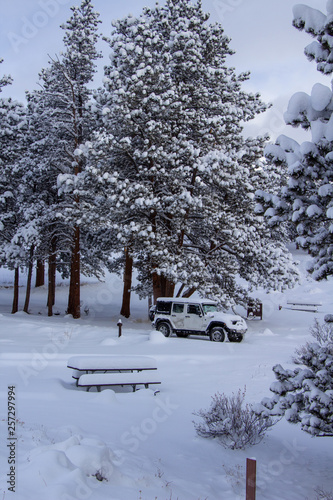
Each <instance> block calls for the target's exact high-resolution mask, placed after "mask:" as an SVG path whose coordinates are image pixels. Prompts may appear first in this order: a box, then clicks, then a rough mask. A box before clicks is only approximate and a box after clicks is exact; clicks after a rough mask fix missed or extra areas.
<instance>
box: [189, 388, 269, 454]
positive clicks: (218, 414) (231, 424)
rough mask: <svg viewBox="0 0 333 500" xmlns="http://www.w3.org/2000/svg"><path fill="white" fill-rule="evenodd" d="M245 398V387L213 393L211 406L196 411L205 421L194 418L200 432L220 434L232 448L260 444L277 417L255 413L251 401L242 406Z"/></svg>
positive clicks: (203, 433)
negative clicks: (228, 392)
mask: <svg viewBox="0 0 333 500" xmlns="http://www.w3.org/2000/svg"><path fill="white" fill-rule="evenodd" d="M244 398H245V390H244V391H243V392H241V390H240V389H239V391H238V392H237V394H234V393H233V394H232V395H231V396H227V395H225V394H220V393H216V394H215V395H214V396H212V403H211V406H210V408H209V409H208V410H202V409H201V410H199V411H198V412H195V413H194V415H196V416H199V417H201V418H202V419H203V423H196V422H194V426H195V429H196V431H197V433H198V434H199V436H202V437H207V438H217V439H218V441H219V442H220V443H221V444H222V445H223V446H224V447H225V448H231V449H232V450H237V449H240V450H243V449H244V448H246V447H247V446H251V445H255V444H258V443H259V442H260V441H261V440H262V439H263V437H264V435H265V433H266V431H267V430H268V429H269V428H270V427H272V425H274V424H275V423H276V420H274V419H273V418H271V417H270V416H268V415H258V414H256V413H255V412H254V411H253V409H252V407H251V405H249V404H245V405H244V406H243V403H244Z"/></svg>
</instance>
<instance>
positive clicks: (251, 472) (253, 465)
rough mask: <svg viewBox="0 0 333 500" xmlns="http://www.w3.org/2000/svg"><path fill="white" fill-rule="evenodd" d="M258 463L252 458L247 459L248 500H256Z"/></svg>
mask: <svg viewBox="0 0 333 500" xmlns="http://www.w3.org/2000/svg"><path fill="white" fill-rule="evenodd" d="M256 474H257V462H256V460H253V459H252V458H247V459H246V500H256Z"/></svg>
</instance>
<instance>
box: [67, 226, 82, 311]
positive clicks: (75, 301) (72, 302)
mask: <svg viewBox="0 0 333 500" xmlns="http://www.w3.org/2000/svg"><path fill="white" fill-rule="evenodd" d="M67 313H68V314H71V315H72V316H73V318H74V319H78V318H80V317H81V311H80V228H79V227H78V226H76V227H75V229H74V245H73V249H72V258H71V276H70V284H69V297H68V309H67Z"/></svg>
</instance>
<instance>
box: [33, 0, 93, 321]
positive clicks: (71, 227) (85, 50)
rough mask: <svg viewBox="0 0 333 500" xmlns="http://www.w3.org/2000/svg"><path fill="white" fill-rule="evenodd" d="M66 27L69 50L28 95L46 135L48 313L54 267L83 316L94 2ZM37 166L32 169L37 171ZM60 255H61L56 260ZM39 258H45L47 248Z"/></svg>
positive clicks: (42, 145)
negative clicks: (85, 153)
mask: <svg viewBox="0 0 333 500" xmlns="http://www.w3.org/2000/svg"><path fill="white" fill-rule="evenodd" d="M71 10H72V16H71V18H70V19H69V20H68V21H67V23H66V24H65V25H63V26H62V28H63V29H64V30H65V35H64V45H65V52H64V53H63V54H62V55H61V57H56V58H53V59H51V60H50V65H49V67H48V68H47V69H44V70H42V72H41V75H40V85H41V89H40V90H39V91H35V92H34V93H32V94H31V95H30V101H31V107H32V108H33V111H32V112H33V117H34V118H33V119H34V120H35V125H36V126H37V127H38V123H40V124H43V127H42V130H43V132H42V137H39V138H38V137H37V138H36V140H35V141H34V142H33V145H32V150H33V149H35V151H37V150H39V151H40V152H41V156H40V161H39V164H38V165H36V168H37V170H38V172H37V177H38V179H39V181H41V182H43V179H44V176H45V174H46V175H48V179H47V180H46V183H45V185H44V188H45V189H43V192H44V193H45V196H44V199H43V202H42V204H44V207H45V208H46V210H45V211H44V222H45V224H42V226H43V228H44V229H43V230H44V232H45V231H46V233H44V236H45V240H44V241H47V243H48V252H49V254H48V255H49V282H50V286H49V299H48V306H49V314H51V313H52V312H51V308H52V304H53V302H54V277H55V268H56V265H57V266H58V268H59V269H60V270H61V271H62V272H63V275H67V274H69V276H70V290H69V298H68V309H67V312H68V313H69V314H72V315H73V317H74V318H78V317H80V272H81V253H82V242H81V241H80V239H81V234H82V231H83V229H82V228H84V227H85V226H88V225H89V222H90V217H91V215H90V214H89V209H90V201H88V199H89V196H88V194H87V193H86V191H85V190H84V175H85V174H84V168H85V160H84V156H83V155H81V150H80V148H81V146H83V145H84V143H85V142H86V141H87V140H88V139H89V138H90V136H91V133H92V130H93V120H92V116H91V113H90V112H89V110H88V109H87V103H88V101H89V99H90V95H91V92H92V91H91V90H90V89H89V84H90V83H91V81H92V79H93V76H94V73H95V64H96V60H97V59H98V58H99V57H100V54H99V52H98V51H97V49H96V43H97V40H98V37H99V35H98V34H97V30H98V23H99V20H98V16H99V15H98V14H97V13H96V12H95V11H94V10H93V6H92V4H91V1H90V0H83V1H82V2H81V5H80V6H79V7H73V8H72V9H71ZM36 168H35V169H34V171H35V172H36ZM56 256H60V258H59V260H61V262H62V263H60V262H59V261H58V263H57V264H56ZM39 257H45V249H44V250H43V251H41V253H40V255H39Z"/></svg>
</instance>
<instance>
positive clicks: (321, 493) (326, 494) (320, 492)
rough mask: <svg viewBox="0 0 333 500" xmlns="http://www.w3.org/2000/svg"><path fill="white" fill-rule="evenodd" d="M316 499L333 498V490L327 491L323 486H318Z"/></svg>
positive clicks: (329, 499)
mask: <svg viewBox="0 0 333 500" xmlns="http://www.w3.org/2000/svg"><path fill="white" fill-rule="evenodd" d="M315 493H316V494H317V497H316V500H333V491H326V490H324V489H323V488H316V489H315Z"/></svg>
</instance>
